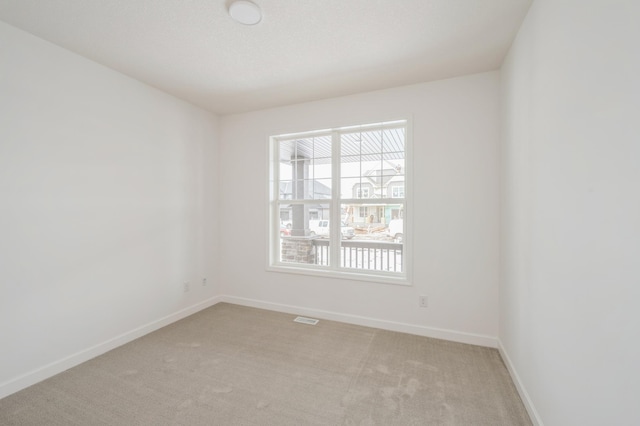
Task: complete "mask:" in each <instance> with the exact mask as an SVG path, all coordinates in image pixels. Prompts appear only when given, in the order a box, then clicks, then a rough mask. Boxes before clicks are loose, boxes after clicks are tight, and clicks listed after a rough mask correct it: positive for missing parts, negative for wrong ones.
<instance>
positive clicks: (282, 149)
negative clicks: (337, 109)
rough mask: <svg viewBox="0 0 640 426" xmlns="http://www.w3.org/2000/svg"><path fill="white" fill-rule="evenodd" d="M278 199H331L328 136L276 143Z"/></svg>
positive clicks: (329, 144)
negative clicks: (278, 179) (277, 144)
mask: <svg viewBox="0 0 640 426" xmlns="http://www.w3.org/2000/svg"><path fill="white" fill-rule="evenodd" d="M278 149H279V173H280V191H279V197H280V199H281V200H317V199H327V198H331V136H330V135H322V136H314V137H306V138H302V137H301V138H292V139H288V140H281V141H279V146H278Z"/></svg>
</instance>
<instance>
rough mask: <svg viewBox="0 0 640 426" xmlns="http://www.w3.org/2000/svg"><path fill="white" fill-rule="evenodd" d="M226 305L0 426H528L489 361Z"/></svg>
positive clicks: (474, 352)
mask: <svg viewBox="0 0 640 426" xmlns="http://www.w3.org/2000/svg"><path fill="white" fill-rule="evenodd" d="M294 317H295V316H294V315H288V314H281V313H276V312H270V311H264V310H260V309H253V308H246V307H241V306H236V305H230V304H225V303H221V304H218V305H216V306H214V307H211V308H209V309H206V310H204V311H202V312H200V313H198V314H195V315H193V316H191V317H189V318H186V319H184V320H182V321H179V322H177V323H174V324H172V325H170V326H168V327H165V328H163V329H161V330H158V331H156V332H154V333H151V334H149V335H147V336H145V337H143V338H140V339H138V340H136V341H134V342H132V343H129V344H127V345H125V346H122V347H120V348H118V349H115V350H113V351H111V352H109V353H107V354H105V355H102V356H100V357H98V358H95V359H93V360H91V361H88V362H86V363H84V364H82V365H80V366H78V367H75V368H72V369H70V370H68V371H66V372H64V373H61V374H59V375H57V376H55V377H52V378H50V379H48V380H46V381H44V382H41V383H39V384H37V385H34V386H32V387H30V388H27V389H25V390H23V391H21V392H18V393H16V394H13V395H11V396H9V397H7V398H4V399H2V400H0V424H2V425H296V426H300V425H384V426H387V425H465V426H466V425H491V426H496V425H509V426H517V425H530V424H531V422H530V421H529V418H528V417H527V414H526V411H525V409H524V406H523V405H522V402H521V400H520V398H519V397H518V394H517V392H516V389H515V387H514V385H513V383H512V381H511V379H510V377H509V374H508V373H507V370H506V369H505V366H504V365H503V363H502V360H501V359H500V355H499V354H498V352H497V351H496V350H495V349H489V348H483V347H478V346H471V345H464V344H460V343H452V342H447V341H443V340H436V339H429V338H425V337H418V336H413V335H409V334H401V333H394V332H389V331H383V330H378V329H372V328H366V327H359V326H354V325H348V324H342V323H337V322H331V321H320V323H319V324H318V325H316V326H310V325H304V324H298V323H294V322H293V321H292V320H293V318H294Z"/></svg>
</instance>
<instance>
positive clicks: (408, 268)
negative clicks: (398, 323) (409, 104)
mask: <svg viewBox="0 0 640 426" xmlns="http://www.w3.org/2000/svg"><path fill="white" fill-rule="evenodd" d="M401 123H404V126H405V141H404V148H405V149H404V164H405V171H404V178H405V182H404V189H405V195H404V199H403V204H404V211H405V219H404V232H405V237H404V240H403V254H402V256H403V271H402V272H386V271H373V270H369V269H350V268H343V267H341V266H340V242H341V230H340V226H332V227H331V229H330V233H331V235H330V240H329V241H330V245H331V250H330V256H331V262H330V266H319V265H307V264H299V263H288V262H281V261H280V260H279V255H280V247H279V244H280V226H279V224H280V212H279V201H280V200H278V195H279V182H280V179H279V176H278V172H279V165H278V162H279V142H280V141H282V140H286V139H290V138H291V137H293V136H296V137H298V136H299V137H312V136H320V135H327V134H331V135H332V197H331V199H323V200H294V202H295V203H301V204H317V203H318V202H319V201H320V202H322V203H323V204H329V211H330V220H331V222H332V223H341V212H340V210H341V209H340V207H339V206H340V205H341V204H360V203H362V202H363V200H364V199H361V198H355V199H346V198H341V197H340V193H341V191H340V190H341V188H340V182H341V179H340V134H341V133H342V132H347V131H353V130H358V129H361V130H362V131H370V130H376V129H384V128H387V127H395V126H398V125H399V124H401ZM412 133H413V132H412V125H411V120H410V119H407V118H404V119H399V120H393V121H387V122H378V123H374V124H365V125H355V126H346V127H339V128H334V129H325V130H317V131H308V132H296V133H287V134H280V135H275V136H271V137H270V138H269V169H268V170H269V179H268V180H267V185H268V194H269V197H268V202H269V215H268V216H269V219H268V230H269V232H268V250H267V267H266V269H267V271H272V272H285V273H293V274H303V275H312V276H321V277H327V278H341V279H350V280H359V281H369V282H377V283H384V284H399V285H411V277H412V266H413V238H412V232H411V230H412V228H413V224H412V218H413V197H412V192H411V185H412V180H413V179H412V177H413V161H412V159H413V143H412V142H413V134H412ZM397 201H398V199H397V198H392V197H389V198H386V199H385V198H382V199H379V200H378V199H377V200H376V202H378V203H388V204H394V203H397ZM336 206H337V207H336Z"/></svg>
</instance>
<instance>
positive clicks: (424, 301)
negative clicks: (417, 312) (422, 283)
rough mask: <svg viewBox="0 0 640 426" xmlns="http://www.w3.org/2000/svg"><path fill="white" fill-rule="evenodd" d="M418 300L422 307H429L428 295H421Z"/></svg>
mask: <svg viewBox="0 0 640 426" xmlns="http://www.w3.org/2000/svg"><path fill="white" fill-rule="evenodd" d="M418 302H419V303H420V307H421V308H426V307H427V302H428V299H427V296H424V295H423V296H420V297H419V298H418Z"/></svg>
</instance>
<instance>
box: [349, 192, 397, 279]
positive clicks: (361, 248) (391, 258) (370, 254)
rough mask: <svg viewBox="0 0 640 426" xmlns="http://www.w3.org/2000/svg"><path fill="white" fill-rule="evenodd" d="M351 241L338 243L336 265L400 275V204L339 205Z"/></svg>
mask: <svg viewBox="0 0 640 426" xmlns="http://www.w3.org/2000/svg"><path fill="white" fill-rule="evenodd" d="M341 208H342V214H343V218H344V222H345V223H344V225H343V226H348V227H350V228H352V229H353V233H354V235H353V238H350V239H345V238H343V239H342V240H341V243H340V266H342V267H343V268H350V269H361V270H368V271H385V272H403V270H404V264H403V252H404V242H403V241H404V204H402V203H399V204H342V205H341Z"/></svg>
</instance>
